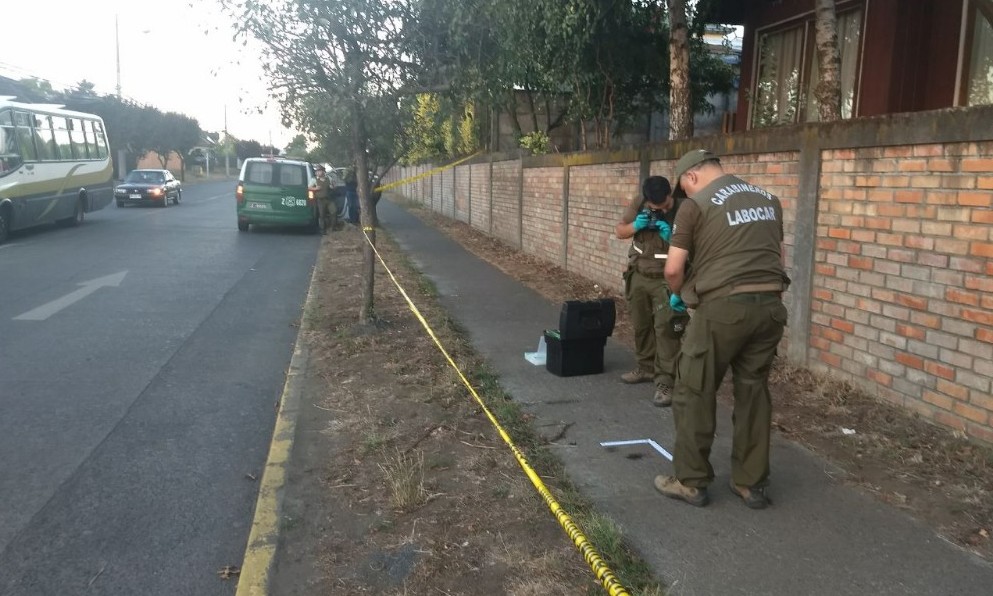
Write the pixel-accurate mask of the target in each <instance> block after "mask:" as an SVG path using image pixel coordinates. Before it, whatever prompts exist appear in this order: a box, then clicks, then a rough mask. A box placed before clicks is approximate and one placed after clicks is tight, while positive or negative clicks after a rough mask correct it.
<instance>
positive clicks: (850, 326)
mask: <svg viewBox="0 0 993 596" xmlns="http://www.w3.org/2000/svg"><path fill="white" fill-rule="evenodd" d="M831 327H833V328H834V329H837V330H838V331H842V332H844V333H855V324H854V323H851V322H849V321H844V320H842V319H832V320H831Z"/></svg>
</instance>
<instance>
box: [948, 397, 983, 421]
mask: <svg viewBox="0 0 993 596" xmlns="http://www.w3.org/2000/svg"><path fill="white" fill-rule="evenodd" d="M952 411H953V412H955V413H956V414H958V415H959V416H961V417H963V418H965V419H966V420H971V421H972V422H978V423H979V424H985V423H986V421H987V420H989V418H990V413H989V412H988V411H987V410H983V409H981V408H977V407H975V406H970V405H969V404H964V403H961V402H957V403H954V404H952Z"/></svg>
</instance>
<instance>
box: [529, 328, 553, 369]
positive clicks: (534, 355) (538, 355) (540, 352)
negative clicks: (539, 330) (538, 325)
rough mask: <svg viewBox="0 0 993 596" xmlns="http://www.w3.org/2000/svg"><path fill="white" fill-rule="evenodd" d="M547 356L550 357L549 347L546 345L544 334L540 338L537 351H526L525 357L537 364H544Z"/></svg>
mask: <svg viewBox="0 0 993 596" xmlns="http://www.w3.org/2000/svg"><path fill="white" fill-rule="evenodd" d="M547 358H548V352H547V348H546V347H545V336H544V335H542V336H541V337H539V338H538V349H537V350H536V351H534V352H524V359H525V360H527V361H528V362H530V363H531V364H533V365H535V366H544V365H545V361H546V359H547Z"/></svg>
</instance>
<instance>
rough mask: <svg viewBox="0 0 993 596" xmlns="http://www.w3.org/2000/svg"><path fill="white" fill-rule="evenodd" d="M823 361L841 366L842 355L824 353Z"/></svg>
mask: <svg viewBox="0 0 993 596" xmlns="http://www.w3.org/2000/svg"><path fill="white" fill-rule="evenodd" d="M820 358H821V362H823V363H824V364H827V365H828V366H830V367H832V368H841V356H838V355H837V354H829V353H824V354H821V355H820Z"/></svg>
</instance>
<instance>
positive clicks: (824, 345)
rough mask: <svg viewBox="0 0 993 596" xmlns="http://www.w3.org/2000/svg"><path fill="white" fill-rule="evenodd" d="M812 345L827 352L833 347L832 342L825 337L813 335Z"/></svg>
mask: <svg viewBox="0 0 993 596" xmlns="http://www.w3.org/2000/svg"><path fill="white" fill-rule="evenodd" d="M810 347H812V348H815V349H818V350H823V351H825V352H826V351H828V350H830V349H831V342H829V341H828V340H826V339H824V338H823V337H811V338H810Z"/></svg>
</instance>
